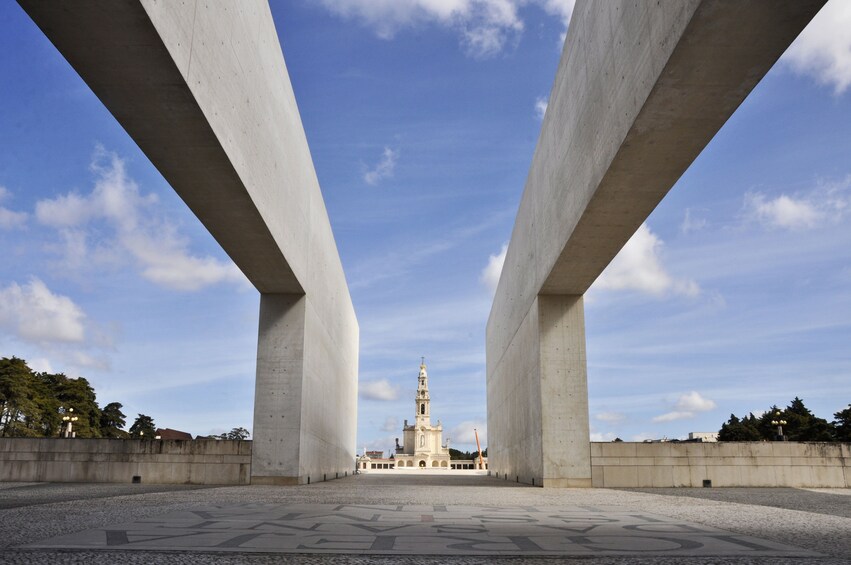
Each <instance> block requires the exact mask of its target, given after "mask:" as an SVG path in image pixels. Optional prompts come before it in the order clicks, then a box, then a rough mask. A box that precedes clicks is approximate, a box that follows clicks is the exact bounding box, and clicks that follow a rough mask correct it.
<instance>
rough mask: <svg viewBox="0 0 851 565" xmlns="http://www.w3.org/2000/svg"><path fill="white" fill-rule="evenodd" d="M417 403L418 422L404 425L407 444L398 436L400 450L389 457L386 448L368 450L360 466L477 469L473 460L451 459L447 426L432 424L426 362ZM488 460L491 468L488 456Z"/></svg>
mask: <svg viewBox="0 0 851 565" xmlns="http://www.w3.org/2000/svg"><path fill="white" fill-rule="evenodd" d="M414 404H415V413H416V417H415V419H414V423H413V424H408V420H405V425H404V426H403V428H402V438H403V440H404V445H399V438H396V453H395V455H391V456H390V458H389V459H385V458H384V457H383V455H384V452H383V451H366V450H364V455H363V456H361V457H359V458H358V460H357V467H358V469H360V470H361V471H365V470H371V469H446V470H449V469H475V468H476V465H475V462H473V461H452V462H450V457H449V445H448V442H447V444H446V445H444V443H443V426H442V425H441V423H440V420H438V421H437V425H435V426H432V425H431V398H430V396H429V392H428V371H427V370H426V365H425V361H423V362H422V363H421V364H420V373H419V376H418V377H417V394H416V396H415V397H414ZM376 455H377V457H376ZM484 462H485V469H487V458H485V459H484Z"/></svg>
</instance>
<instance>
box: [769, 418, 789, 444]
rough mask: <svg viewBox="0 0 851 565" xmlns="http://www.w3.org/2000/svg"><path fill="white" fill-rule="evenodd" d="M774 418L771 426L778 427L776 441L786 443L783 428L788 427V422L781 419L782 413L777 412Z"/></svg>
mask: <svg viewBox="0 0 851 565" xmlns="http://www.w3.org/2000/svg"><path fill="white" fill-rule="evenodd" d="M774 417H775V419H774V420H771V425H772V426H777V437H776V438H775V439H776V440H777V441H784V440H785V439H786V438H785V437H783V426H785V425H786V420H781V419H780V412H776V413H775V414H774Z"/></svg>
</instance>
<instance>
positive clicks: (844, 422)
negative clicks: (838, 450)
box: [833, 404, 851, 442]
mask: <svg viewBox="0 0 851 565" xmlns="http://www.w3.org/2000/svg"><path fill="white" fill-rule="evenodd" d="M833 418H834V420H833V434H834V437H835V438H836V441H849V442H851V404H849V405H848V408H846V409H845V410H840V411H839V412H836V413H835V414H834V415H833Z"/></svg>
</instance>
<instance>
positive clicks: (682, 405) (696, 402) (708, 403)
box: [676, 390, 717, 412]
mask: <svg viewBox="0 0 851 565" xmlns="http://www.w3.org/2000/svg"><path fill="white" fill-rule="evenodd" d="M716 406H717V405H716V404H715V401H714V400H710V399H709V398H704V397H703V396H701V394H700V393H699V392H697V391H695V390H693V391H691V392H689V393H688V394H684V395H682V396H680V399H679V400H677V405H676V407H677V410H684V411H688V412H709V411H710V410H714V409H715V408H716Z"/></svg>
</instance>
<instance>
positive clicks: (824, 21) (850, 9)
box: [782, 0, 851, 94]
mask: <svg viewBox="0 0 851 565" xmlns="http://www.w3.org/2000/svg"><path fill="white" fill-rule="evenodd" d="M848 30H851V2H848V0H831V2H828V3H827V4H826V5H825V6H824V8H822V9H821V11H820V12H819V13H818V14H817V15H816V17H815V18H813V21H812V22H810V25H808V26H807V27H806V28H805V29H804V31H803V32H801V35H799V36H798V38H797V39H796V40H795V42H794V43H792V45H791V47H789V49H788V50H787V51H786V53H785V54H784V55H783V58H782V60H783V61H784V62H785V63H786V64H787V65H789V66H790V67H791V68H792V69H793V70H795V71H796V72H798V73H801V74H807V75H810V76H813V77H814V78H815V79H816V80H818V81H819V82H820V83H822V84H825V85H832V86H833V90H834V92H835V93H836V94H842V93H843V92H845V90H846V89H847V88H848V86H849V85H851V33H849V31H848Z"/></svg>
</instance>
